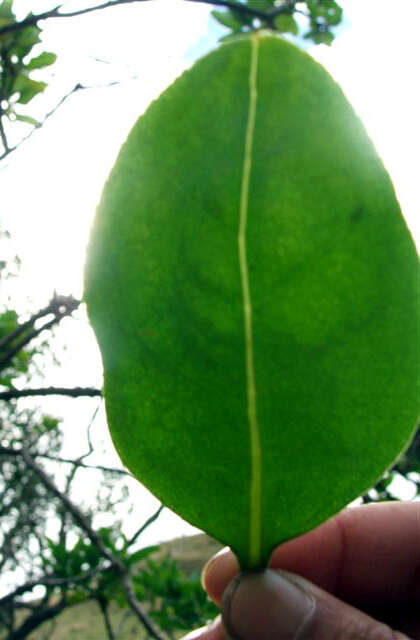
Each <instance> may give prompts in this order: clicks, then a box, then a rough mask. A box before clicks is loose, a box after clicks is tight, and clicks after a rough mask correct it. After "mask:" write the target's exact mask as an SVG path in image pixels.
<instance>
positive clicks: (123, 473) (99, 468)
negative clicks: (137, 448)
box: [0, 449, 153, 522]
mask: <svg viewBox="0 0 420 640" xmlns="http://www.w3.org/2000/svg"><path fill="white" fill-rule="evenodd" d="M0 452H1V449H0ZM36 457H37V458H45V459H46V460H52V461H53V462H62V463H65V464H72V465H73V466H75V467H80V468H81V469H93V470H96V471H105V473H115V474H119V475H121V476H128V477H129V478H132V477H133V476H132V475H131V473H129V472H128V471H125V470H124V469H116V468H115V467H105V466H103V465H101V464H85V463H84V462H81V461H80V460H78V459H76V460H72V459H70V458H59V457H58V456H50V455H48V454H46V453H38V454H37V456H36ZM151 522H153V520H152V521H151Z"/></svg>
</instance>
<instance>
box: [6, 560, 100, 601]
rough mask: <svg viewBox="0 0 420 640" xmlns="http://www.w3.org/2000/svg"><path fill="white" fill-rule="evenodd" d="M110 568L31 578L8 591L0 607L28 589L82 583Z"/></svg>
mask: <svg viewBox="0 0 420 640" xmlns="http://www.w3.org/2000/svg"><path fill="white" fill-rule="evenodd" d="M109 570H110V567H96V568H95V569H92V570H91V571H86V572H85V573H83V574H81V575H78V576H70V577H68V578H56V577H54V576H53V575H51V576H50V575H44V576H40V577H39V578H36V579H34V580H30V581H29V582H25V584H22V585H20V587H16V589H15V590H14V591H12V592H11V593H8V594H7V595H6V596H3V597H2V598H0V607H2V606H4V605H5V604H7V603H8V602H11V601H12V600H14V598H16V597H18V596H21V595H23V594H24V593H27V592H28V591H32V589H33V588H34V587H38V586H43V587H64V586H71V585H72V584H80V583H81V582H85V581H86V580H90V578H94V577H95V576H97V575H98V574H99V573H103V572H105V571H109Z"/></svg>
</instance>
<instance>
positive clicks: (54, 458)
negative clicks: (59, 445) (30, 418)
mask: <svg viewBox="0 0 420 640" xmlns="http://www.w3.org/2000/svg"><path fill="white" fill-rule="evenodd" d="M0 452H1V449H0ZM36 457H37V458H45V459H47V460H52V461H53V462H62V463H65V464H72V465H73V466H75V467H80V468H81V469H93V470H94V471H104V472H105V473H115V474H118V475H121V476H128V477H129V478H132V477H133V476H132V475H131V473H129V472H128V471H125V470H124V469H117V468H115V467H105V466H103V465H101V464H85V463H84V462H81V461H80V459H76V460H72V459H71V458H60V457H58V456H50V455H48V454H46V453H38V454H36Z"/></svg>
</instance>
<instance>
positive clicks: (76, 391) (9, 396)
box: [0, 387, 102, 400]
mask: <svg viewBox="0 0 420 640" xmlns="http://www.w3.org/2000/svg"><path fill="white" fill-rule="evenodd" d="M28 396H67V397H69V398H81V397H88V398H95V397H97V396H102V391H101V390H100V389H95V388H94V387H73V388H66V387H45V388H40V389H9V390H8V391H0V400H13V399H16V398H27V397H28Z"/></svg>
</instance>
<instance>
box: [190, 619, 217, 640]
mask: <svg viewBox="0 0 420 640" xmlns="http://www.w3.org/2000/svg"><path fill="white" fill-rule="evenodd" d="M224 639H225V635H224V633H223V630H222V625H221V616H217V618H215V619H214V620H213V621H212V622H211V623H210V624H209V625H208V626H206V627H201V628H200V629H195V631H191V633H189V634H187V635H186V636H184V637H183V638H181V640H224Z"/></svg>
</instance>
